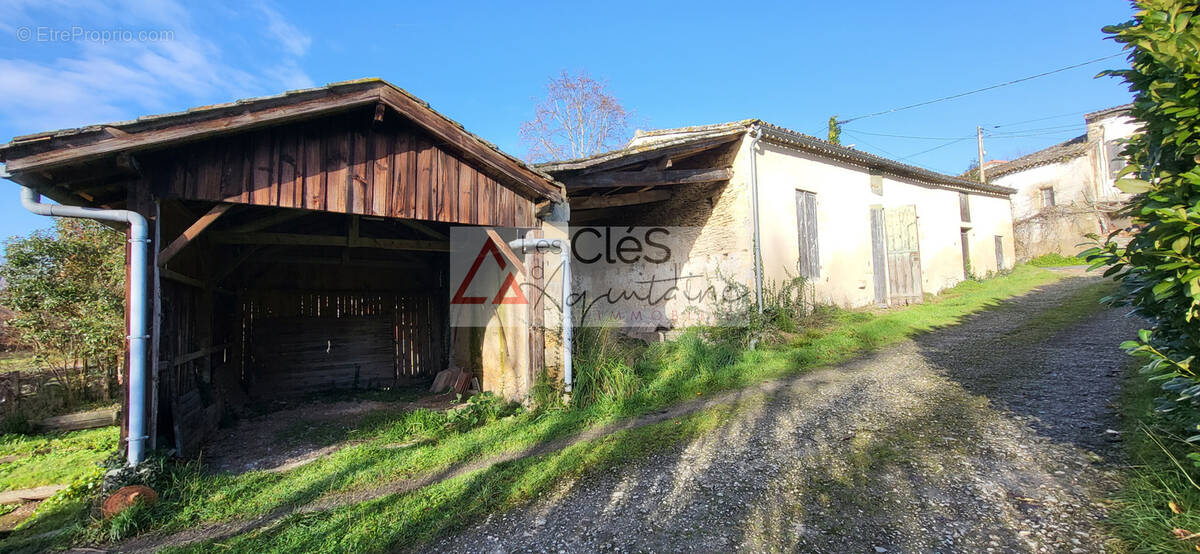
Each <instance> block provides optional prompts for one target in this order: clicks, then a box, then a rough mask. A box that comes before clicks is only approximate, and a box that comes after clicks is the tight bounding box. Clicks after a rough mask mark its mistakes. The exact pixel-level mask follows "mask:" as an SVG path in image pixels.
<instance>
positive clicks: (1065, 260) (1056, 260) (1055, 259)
mask: <svg viewBox="0 0 1200 554" xmlns="http://www.w3.org/2000/svg"><path fill="white" fill-rule="evenodd" d="M1029 265H1032V266H1034V267H1064V266H1070V265H1090V264H1088V262H1087V260H1085V259H1083V258H1080V257H1078V256H1063V255H1062V254H1058V253H1052V254H1042V255H1041V256H1038V257H1036V258H1034V259H1032V260H1029Z"/></svg>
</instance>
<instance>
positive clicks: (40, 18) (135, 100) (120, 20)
mask: <svg viewBox="0 0 1200 554" xmlns="http://www.w3.org/2000/svg"><path fill="white" fill-rule="evenodd" d="M72 4H73V3H69V2H65V1H62V0H39V1H37V2H32V1H26V0H0V11H2V12H4V13H5V14H6V19H5V24H4V26H5V27H11V30H12V31H13V33H14V34H8V35H7V37H4V40H6V41H11V40H13V37H15V36H16V35H15V32H16V30H18V29H21V28H22V27H32V28H34V29H36V28H37V26H45V27H49V28H53V29H69V28H71V27H73V26H80V27H83V28H85V29H89V30H92V29H97V30H112V29H121V30H130V31H134V32H137V31H143V30H149V31H156V32H157V31H164V30H165V31H169V32H170V33H172V35H171V37H170V40H156V41H140V40H131V41H120V40H117V41H109V42H102V41H94V40H93V41H89V40H73V41H65V42H62V41H60V42H57V43H38V42H37V41H36V40H35V41H27V42H24V43H18V46H19V48H15V49H12V48H6V49H5V51H6V52H10V53H11V54H9V55H7V56H5V57H0V98H4V102H0V129H2V130H4V131H7V132H8V134H9V135H13V134H22V133H28V132H36V131H44V130H49V129H55V128H61V127H75V126H80V125H86V124H93V123H102V122H106V121H111V120H114V119H127V118H131V117H136V116H138V115H144V114H147V113H156V112H162V111H169V110H176V109H181V108H185V107H188V106H191V105H198V104H208V103H214V102H225V101H229V100H233V99H236V98H244V97H247V96H255V95H261V94H275V93H278V92H281V91H283V90H286V89H294V88H303V87H307V86H312V80H311V79H310V78H309V77H308V75H307V74H306V73H305V72H304V70H303V68H302V66H301V61H302V60H301V58H302V56H303V55H304V54H305V52H307V50H308V47H309V45H310V44H311V39H310V38H309V37H308V36H307V35H306V34H304V33H303V32H301V31H300V30H299V29H298V28H297V27H295V26H294V25H292V24H291V23H289V22H288V21H287V20H286V18H284V17H283V15H282V14H281V13H279V12H278V11H277V10H275V9H274V8H272V7H270V6H268V5H266V4H261V5H259V6H258V8H257V9H255V10H252V12H251V13H244V14H238V15H241V16H244V17H250V18H253V19H257V20H261V21H262V24H263V25H264V26H265V28H266V29H267V31H268V33H267V35H269V36H264V37H261V38H260V42H261V44H258V43H255V44H252V45H251V46H252V47H253V48H254V50H253V55H252V56H249V55H247V52H243V51H237V50H234V51H226V50H225V49H223V48H222V43H225V42H228V41H230V40H231V38H233V37H232V33H236V32H237V29H236V28H234V25H220V24H217V25H211V24H210V25H208V26H207V28H203V29H202V28H199V27H198V26H197V25H196V23H195V21H196V20H197V19H200V18H199V17H197V16H198V15H209V16H211V15H212V14H213V13H216V12H215V11H207V12H205V13H203V14H201V13H193V12H190V11H189V10H188V8H185V7H184V6H183V5H181V4H179V3H176V2H173V1H167V2H163V1H152V0H123V1H121V2H117V3H111V4H105V3H94V4H90V5H87V6H79V5H72ZM205 9H206V10H207V9H208V8H205ZM218 23H220V22H218ZM5 32H8V31H5ZM222 33H225V35H224V36H222ZM51 53H53V55H51ZM0 132H2V131H0ZM4 138H7V137H0V140H3V139H4Z"/></svg>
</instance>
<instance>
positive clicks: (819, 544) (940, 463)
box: [427, 278, 1139, 553]
mask: <svg viewBox="0 0 1200 554" xmlns="http://www.w3.org/2000/svg"><path fill="white" fill-rule="evenodd" d="M1094 282H1095V280H1094V279H1092V278H1073V279H1068V280H1065V281H1061V282H1059V283H1056V284H1053V285H1049V286H1047V287H1044V288H1043V289H1041V290H1039V291H1036V292H1034V293H1031V294H1028V295H1025V296H1022V297H1020V298H1015V299H1012V300H1009V301H1006V302H1003V303H1001V305H999V306H997V307H996V308H994V309H991V310H988V311H985V312H982V313H980V314H978V315H976V316H972V317H971V318H968V319H967V320H965V321H964V322H962V323H961V324H959V325H955V326H953V327H947V328H945V329H941V330H937V331H934V332H930V333H927V334H925V335H922V336H921V337H919V338H917V339H915V340H912V341H907V342H905V343H902V344H900V345H897V346H895V347H890V348H888V349H885V350H882V351H880V352H878V353H876V354H874V355H871V356H868V357H865V358H862V359H859V360H857V361H855V362H852V363H849V364H845V365H842V366H838V367H835V368H831V369H827V370H820V371H815V372H812V373H810V374H807V375H805V376H803V377H801V378H798V379H795V380H793V381H790V382H789V384H788V386H786V387H784V388H782V389H781V390H779V391H777V392H776V393H774V394H773V395H772V396H771V397H770V399H769V400H768V401H766V402H760V403H757V405H755V406H754V407H748V408H746V409H745V410H744V411H742V412H740V413H739V415H738V416H736V417H735V418H734V420H733V421H732V422H731V423H730V424H728V425H726V426H724V427H722V428H720V429H718V430H716V431H714V432H712V433H710V434H708V435H706V436H703V437H701V438H699V439H696V440H693V441H691V442H689V443H687V444H684V445H680V446H678V447H676V448H674V449H672V450H669V451H666V452H660V453H656V454H655V455H653V456H651V457H648V458H647V459H644V460H641V461H638V462H633V463H630V464H628V465H625V466H621V467H619V468H617V469H614V470H610V471H607V472H602V473H593V474H590V475H588V476H587V477H586V478H584V479H582V480H580V481H577V482H573V483H565V484H563V485H562V486H561V487H560V489H559V490H558V491H556V492H555V493H554V494H552V495H549V496H547V497H545V498H543V499H541V500H540V501H538V502H536V503H534V504H533V505H531V506H528V507H525V508H522V509H518V510H511V511H509V512H507V513H503V514H497V515H494V516H492V517H490V518H488V519H487V520H486V521H482V522H479V523H478V524H476V525H474V526H472V527H470V528H468V529H467V530H466V531H465V532H463V533H460V534H458V535H455V536H449V537H446V538H444V539H441V540H439V541H437V542H435V543H434V544H431V545H428V546H427V549H428V550H430V551H439V552H596V551H612V552H731V551H752V552H773V551H817V552H868V553H871V552H1014V551H1016V552H1103V551H1106V550H1109V549H1111V544H1110V543H1109V540H1110V539H1108V537H1106V535H1105V532H1104V529H1103V526H1102V524H1101V522H1102V519H1103V518H1104V515H1105V509H1106V502H1105V500H1104V499H1105V498H1106V497H1107V496H1108V495H1109V494H1110V493H1111V492H1112V491H1113V490H1114V488H1115V487H1116V485H1117V477H1118V474H1117V466H1118V464H1119V462H1120V443H1119V442H1118V441H1119V435H1117V434H1115V433H1112V432H1108V430H1110V429H1116V428H1117V425H1118V423H1117V416H1116V412H1115V408H1114V404H1113V403H1114V402H1115V401H1116V395H1117V393H1118V388H1119V384H1120V380H1121V376H1122V371H1123V368H1124V366H1125V364H1126V363H1127V359H1126V358H1125V356H1124V354H1122V353H1121V352H1120V351H1119V350H1117V348H1116V345H1117V344H1118V343H1120V342H1121V341H1122V340H1125V339H1126V338H1128V337H1130V336H1131V335H1132V334H1133V333H1134V332H1135V331H1136V329H1137V328H1138V323H1139V322H1138V321H1135V320H1132V319H1128V318H1125V317H1124V314H1123V312H1121V311H1119V310H1109V311H1104V312H1101V313H1100V314H1098V315H1094V316H1090V317H1088V318H1086V319H1085V320H1083V321H1078V322H1072V323H1069V324H1067V326H1066V327H1065V328H1064V327H1062V326H1058V327H1053V326H1052V324H1050V323H1047V316H1048V315H1053V314H1054V311H1055V309H1056V308H1057V307H1058V306H1059V305H1060V304H1061V302H1062V301H1063V299H1064V298H1067V297H1068V296H1069V295H1071V294H1072V293H1073V292H1075V291H1077V290H1079V289H1080V288H1081V287H1084V286H1086V285H1088V284H1090V283H1094Z"/></svg>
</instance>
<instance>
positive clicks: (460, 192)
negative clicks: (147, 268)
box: [154, 112, 535, 227]
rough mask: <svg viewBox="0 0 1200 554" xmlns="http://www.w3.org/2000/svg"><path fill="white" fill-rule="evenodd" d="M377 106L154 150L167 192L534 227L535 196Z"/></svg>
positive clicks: (219, 199)
mask: <svg viewBox="0 0 1200 554" xmlns="http://www.w3.org/2000/svg"><path fill="white" fill-rule="evenodd" d="M371 121H372V119H371V114H369V113H359V112H352V113H350V114H347V115H342V116H338V117H336V118H330V119H325V120H319V121H313V122H307V123H301V124H292V125H287V126H281V127H276V128H271V129H264V130H258V131H252V132H248V133H244V134H239V135H233V136H229V137H220V138H217V139H212V140H207V141H204V142H199V143H195V144H192V145H188V146H185V147H181V148H178V149H174V150H172V151H169V152H166V153H164V154H163V155H160V156H158V157H156V158H155V162H154V163H155V166H156V168H157V171H160V172H161V173H159V174H160V175H161V176H162V177H161V179H162V181H164V186H165V189H166V190H165V191H164V192H165V195H166V196H168V197H176V198H182V199H194V200H208V201H217V202H234V203H242V204H254V205H259V206H278V207H283V208H305V209H310V210H322V211H330V212H339V213H353V214H362V215H372V216H381V217H396V218H408V219H423V220H430V221H442V222H448V223H459V224H477V225H492V226H507V227H533V226H534V225H535V224H534V220H535V213H534V212H535V208H534V202H533V201H531V200H529V199H527V198H524V197H522V196H520V195H518V194H516V193H515V192H513V190H512V189H510V188H508V187H506V186H504V185H503V184H501V183H500V182H498V181H496V180H495V179H493V178H492V177H490V176H488V175H486V174H484V173H483V172H481V171H479V170H478V169H477V168H475V167H473V166H472V165H470V164H469V163H467V162H465V161H463V160H462V159H461V158H459V157H458V156H456V155H455V154H454V153H453V152H451V151H450V150H448V149H447V147H445V146H443V145H439V144H437V143H435V141H434V139H433V137H431V136H430V135H428V134H427V133H425V132H423V131H422V130H421V129H419V128H416V127H414V126H412V125H406V124H404V123H403V122H396V121H393V122H390V123H380V124H375V125H372V123H371Z"/></svg>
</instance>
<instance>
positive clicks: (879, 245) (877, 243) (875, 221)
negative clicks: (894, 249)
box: [871, 206, 888, 306]
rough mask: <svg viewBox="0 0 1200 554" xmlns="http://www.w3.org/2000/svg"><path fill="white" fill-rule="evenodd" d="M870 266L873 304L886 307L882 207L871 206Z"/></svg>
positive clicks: (885, 252) (884, 233)
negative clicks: (873, 290)
mask: <svg viewBox="0 0 1200 554" xmlns="http://www.w3.org/2000/svg"><path fill="white" fill-rule="evenodd" d="M871 265H872V266H873V267H872V269H873V270H874V272H875V303H876V304H879V305H880V306H885V305H887V301H888V281H887V230H886V228H885V227H884V222H883V206H871Z"/></svg>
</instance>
